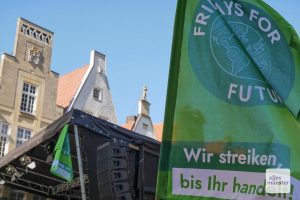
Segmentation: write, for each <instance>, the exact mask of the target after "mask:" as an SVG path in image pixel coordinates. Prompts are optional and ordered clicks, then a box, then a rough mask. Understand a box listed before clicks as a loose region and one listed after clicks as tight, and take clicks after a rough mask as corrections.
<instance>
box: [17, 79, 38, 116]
mask: <svg viewBox="0 0 300 200" xmlns="http://www.w3.org/2000/svg"><path fill="white" fill-rule="evenodd" d="M36 97H37V87H36V86H35V85H32V84H30V83H26V82H24V83H23V92H22V99H21V108H20V109H21V111H22V112H25V113H29V114H34V113H35V104H36Z"/></svg>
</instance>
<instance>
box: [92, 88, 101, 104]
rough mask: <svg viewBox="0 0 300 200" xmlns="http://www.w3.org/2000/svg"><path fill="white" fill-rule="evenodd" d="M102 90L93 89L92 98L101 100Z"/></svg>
mask: <svg viewBox="0 0 300 200" xmlns="http://www.w3.org/2000/svg"><path fill="white" fill-rule="evenodd" d="M102 96H103V92H102V90H101V89H99V88H94V89H93V98H94V99H95V100H97V101H102Z"/></svg>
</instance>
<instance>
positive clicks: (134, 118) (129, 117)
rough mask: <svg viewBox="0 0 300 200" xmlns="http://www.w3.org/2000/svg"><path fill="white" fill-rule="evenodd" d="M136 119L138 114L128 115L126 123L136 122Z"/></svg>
mask: <svg viewBox="0 0 300 200" xmlns="http://www.w3.org/2000/svg"><path fill="white" fill-rule="evenodd" d="M135 120H136V116H127V117H126V124H130V123H134V122H135Z"/></svg>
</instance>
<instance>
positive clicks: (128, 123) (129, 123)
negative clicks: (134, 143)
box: [121, 121, 135, 131]
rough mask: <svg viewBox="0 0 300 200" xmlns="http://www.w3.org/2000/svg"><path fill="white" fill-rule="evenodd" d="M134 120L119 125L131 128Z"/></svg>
mask: <svg viewBox="0 0 300 200" xmlns="http://www.w3.org/2000/svg"><path fill="white" fill-rule="evenodd" d="M134 123H135V121H131V122H127V123H126V124H123V125H121V127H123V128H126V129H128V130H130V131H131V130H132V128H133V126H134Z"/></svg>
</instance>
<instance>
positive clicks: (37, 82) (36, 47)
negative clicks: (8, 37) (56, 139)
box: [0, 18, 63, 200]
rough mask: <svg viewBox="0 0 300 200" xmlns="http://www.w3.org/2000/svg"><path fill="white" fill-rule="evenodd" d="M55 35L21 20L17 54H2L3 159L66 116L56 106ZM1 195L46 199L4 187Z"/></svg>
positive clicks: (0, 127) (0, 117)
mask: <svg viewBox="0 0 300 200" xmlns="http://www.w3.org/2000/svg"><path fill="white" fill-rule="evenodd" d="M53 35H54V34H53V32H51V31H49V30H47V29H45V28H43V27H40V26H38V25H36V24H34V23H32V22H29V21H27V20H25V19H22V18H19V19H18V22H17V29H16V36H15V44H14V50H13V53H12V54H7V53H3V54H2V55H1V60H0V157H3V156H4V155H5V154H6V153H8V152H9V151H11V150H12V149H14V148H17V147H19V146H21V145H22V143H24V142H25V141H26V140H28V139H30V138H31V137H32V136H33V135H34V134H35V133H37V132H38V131H39V130H41V129H43V128H45V127H46V126H48V125H49V124H51V123H52V122H53V121H54V120H56V119H57V118H58V117H59V116H60V115H62V114H63V110H62V109H61V108H60V107H58V106H57V105H56V96H57V86H58V76H59V75H58V74H57V73H55V72H53V71H51V67H50V65H51V56H52V44H53ZM0 159H1V158H0ZM0 196H1V197H3V199H6V198H7V199H24V198H25V199H32V198H34V199H37V200H41V199H44V198H43V197H40V196H37V195H32V194H28V193H25V192H23V191H19V190H14V189H9V188H6V187H2V186H1V187H0Z"/></svg>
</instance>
